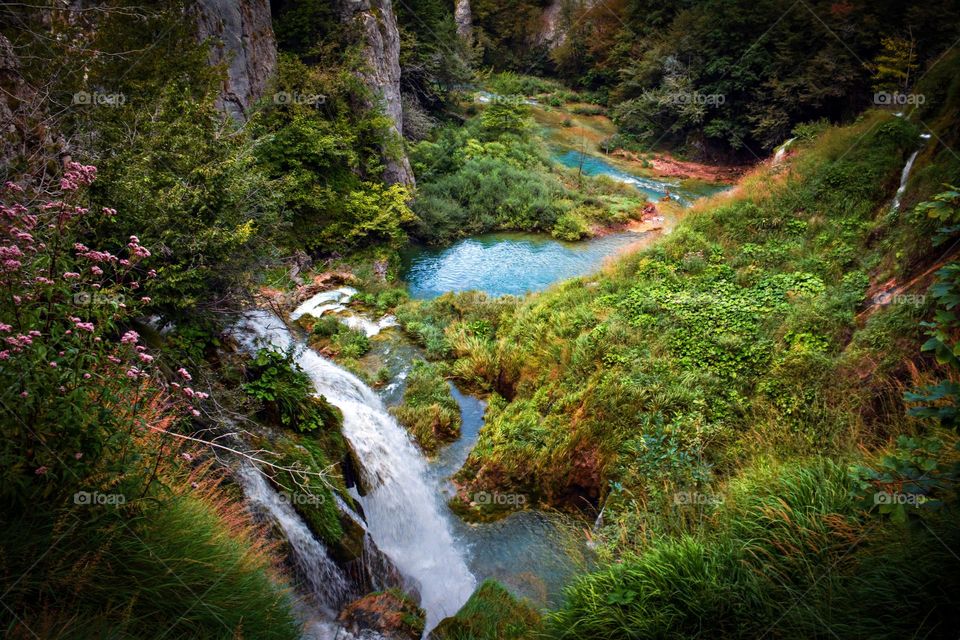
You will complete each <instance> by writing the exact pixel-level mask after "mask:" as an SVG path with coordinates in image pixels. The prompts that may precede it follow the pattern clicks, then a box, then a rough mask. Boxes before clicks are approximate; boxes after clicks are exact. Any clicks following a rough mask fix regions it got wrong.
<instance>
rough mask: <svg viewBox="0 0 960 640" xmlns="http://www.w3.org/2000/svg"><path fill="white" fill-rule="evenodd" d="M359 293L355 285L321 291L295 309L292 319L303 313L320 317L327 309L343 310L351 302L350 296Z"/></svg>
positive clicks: (291, 315)
mask: <svg viewBox="0 0 960 640" xmlns="http://www.w3.org/2000/svg"><path fill="white" fill-rule="evenodd" d="M355 295H357V290H356V289H354V288H353V287H340V288H339V289H331V290H330V291H321V292H320V293H318V294H316V295H315V296H312V297H310V298H308V299H306V300H304V301H303V303H302V304H301V305H300V306H299V307H297V308H296V309H294V310H293V313H291V314H290V319H291V320H296V319H297V318H299V317H300V316H303V315H311V316H314V317H317V318H319V317H320V316H322V315H323V314H324V313H326V312H327V311H334V312H336V311H342V310H343V309H345V308H346V307H344V305H345V304H346V303H348V302H350V298H352V297H353V296H355Z"/></svg>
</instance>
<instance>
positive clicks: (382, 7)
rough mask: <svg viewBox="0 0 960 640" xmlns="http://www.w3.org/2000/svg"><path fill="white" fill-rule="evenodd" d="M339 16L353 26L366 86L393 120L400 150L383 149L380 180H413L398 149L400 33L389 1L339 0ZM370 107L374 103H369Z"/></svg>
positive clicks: (400, 136)
mask: <svg viewBox="0 0 960 640" xmlns="http://www.w3.org/2000/svg"><path fill="white" fill-rule="evenodd" d="M339 6H340V16H341V20H342V21H343V22H344V23H345V24H351V25H354V26H355V27H356V28H357V30H358V33H359V35H360V37H361V38H362V43H363V47H364V56H363V58H364V60H365V61H366V63H367V64H366V68H365V69H364V71H363V72H362V73H361V76H362V78H363V81H364V83H365V84H366V85H367V88H369V89H370V91H371V92H372V93H373V94H374V95H375V96H377V98H378V99H379V100H380V101H381V105H382V107H383V110H384V113H385V114H386V115H387V116H388V117H389V118H390V120H391V122H392V123H393V124H392V126H391V127H390V128H391V132H390V133H391V134H392V135H393V136H394V137H395V145H391V146H395V147H397V149H399V150H400V151H397V152H393V153H391V152H390V151H388V150H387V149H386V148H385V149H384V172H383V179H384V181H386V182H387V183H389V184H394V183H398V182H399V183H401V184H406V185H413V184H414V183H415V180H414V176H413V170H412V169H411V168H410V160H409V159H408V158H407V155H406V153H405V152H404V151H402V146H401V145H402V140H403V105H402V102H401V97H400V32H399V30H398V29H397V17H396V15H395V14H394V12H393V4H392V2H391V0H340V5H339ZM369 107H370V108H373V107H374V105H372V104H371V105H369Z"/></svg>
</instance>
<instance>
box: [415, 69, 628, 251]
mask: <svg viewBox="0 0 960 640" xmlns="http://www.w3.org/2000/svg"><path fill="white" fill-rule="evenodd" d="M501 84H502V83H501ZM513 84H514V83H511V82H508V83H506V84H504V86H503V87H502V88H504V89H506V90H513V89H517V88H522V87H514V86H513ZM475 107H476V106H475V105H470V106H469V107H468V111H470V110H475ZM470 115H474V114H472V113H470ZM411 160H412V162H413V166H414V169H415V171H416V173H417V184H418V188H417V198H416V200H415V201H414V203H413V208H414V211H415V212H416V213H417V216H418V221H417V222H416V223H415V225H414V227H413V232H414V235H416V236H417V237H418V238H420V239H421V240H424V241H426V242H429V243H443V242H450V241H452V240H455V239H457V238H459V237H463V236H467V235H474V234H478V233H484V232H487V231H542V232H546V233H551V234H552V235H554V236H555V237H557V238H560V239H562V240H569V241H574V240H579V239H581V238H585V237H588V236H590V235H593V234H594V232H595V230H596V229H598V228H602V227H611V226H617V225H623V224H625V223H628V222H630V221H631V220H633V219H636V218H639V217H640V216H641V214H642V212H643V206H644V204H645V202H646V200H645V199H644V198H643V197H642V196H640V195H639V194H638V193H637V191H636V190H635V189H634V188H633V187H631V186H629V185H625V184H623V183H620V182H617V181H615V180H611V179H608V178H602V177H601V178H591V177H586V176H583V175H580V174H579V173H578V172H577V171H573V170H568V169H562V168H556V167H554V166H552V163H551V161H550V159H549V157H548V155H547V153H546V150H545V149H544V148H543V144H542V143H541V142H540V141H539V140H538V139H537V138H536V137H535V136H534V135H533V123H532V121H531V119H530V117H529V107H528V106H527V105H526V104H525V103H524V101H523V99H522V97H521V95H519V94H504V95H502V96H498V97H496V98H494V99H492V100H491V101H490V102H489V103H488V104H486V105H483V107H482V111H481V112H480V113H479V114H477V115H476V116H475V117H469V118H467V120H466V122H465V124H457V125H447V126H444V127H442V128H440V129H439V130H438V131H437V132H436V134H435V135H434V136H433V137H432V138H431V139H430V140H424V141H422V142H420V143H418V144H417V145H416V147H414V149H413V152H412V154H411Z"/></svg>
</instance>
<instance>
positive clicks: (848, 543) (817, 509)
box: [548, 459, 960, 638]
mask: <svg viewBox="0 0 960 640" xmlns="http://www.w3.org/2000/svg"><path fill="white" fill-rule="evenodd" d="M718 499H720V500H722V506H721V507H720V509H719V510H718V511H717V512H715V513H713V514H710V515H709V516H707V522H706V523H705V524H704V526H702V527H700V529H699V531H697V532H695V533H692V534H684V535H679V536H664V537H662V538H660V539H657V540H655V541H653V542H652V543H650V544H648V545H647V546H645V547H643V548H642V549H639V550H638V551H637V552H636V553H635V554H630V555H627V556H626V557H625V558H624V559H623V560H622V561H620V562H617V563H614V564H611V565H608V566H607V567H606V568H604V569H603V570H601V571H597V572H595V573H592V574H588V575H587V576H585V577H582V578H580V579H579V580H577V581H576V582H575V583H574V584H573V585H571V586H570V587H569V588H568V590H567V599H566V603H565V605H564V606H563V607H561V608H560V609H559V610H557V611H556V612H554V613H552V614H551V615H550V616H549V618H548V629H549V635H550V636H551V637H555V638H579V637H590V638H626V637H630V638H667V637H669V638H701V637H706V636H707V635H708V634H709V637H721V638H757V637H763V636H771V637H784V638H818V637H824V638H826V637H833V634H839V635H840V637H870V638H903V637H934V636H936V637H940V634H943V633H946V632H947V630H948V629H952V628H955V625H956V622H957V614H956V609H955V607H954V606H953V605H952V604H951V602H952V600H953V598H955V596H956V593H957V587H958V583H957V579H956V575H958V574H957V572H956V571H957V569H958V568H960V561H958V560H957V558H956V556H955V555H952V553H951V551H950V545H951V543H955V542H956V541H957V533H956V531H957V529H956V514H953V515H952V516H951V517H950V518H948V519H944V518H942V517H939V516H936V515H933V516H925V517H924V520H923V523H922V524H920V523H919V522H914V523H913V524H914V526H913V528H912V529H906V528H904V529H891V528H889V527H886V526H882V525H883V523H882V522H880V521H878V520H877V519H876V518H875V517H870V516H865V515H864V514H863V513H862V512H859V511H858V510H857V509H856V508H855V506H854V504H853V497H852V495H851V486H850V483H849V481H848V479H847V477H846V472H845V469H844V467H843V466H842V465H841V464H838V463H836V462H832V461H829V460H825V459H812V460H809V461H806V462H804V463H802V464H790V465H773V466H767V465H757V466H755V467H753V468H751V469H747V470H745V472H744V474H743V476H742V477H741V478H739V479H738V480H737V481H735V482H733V483H732V484H731V485H730V486H729V487H728V488H727V489H726V491H724V492H723V493H721V494H718ZM680 508H693V509H696V508H697V507H696V506H689V507H680ZM936 537H942V539H943V540H944V544H943V545H941V544H939V543H938V542H937V541H936ZM944 545H946V546H944ZM934 567H939V568H938V569H935V568H934ZM934 575H937V576H939V578H937V579H931V578H932V576H934Z"/></svg>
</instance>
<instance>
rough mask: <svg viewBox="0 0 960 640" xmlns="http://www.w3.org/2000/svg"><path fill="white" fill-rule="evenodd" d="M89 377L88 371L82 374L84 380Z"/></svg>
mask: <svg viewBox="0 0 960 640" xmlns="http://www.w3.org/2000/svg"><path fill="white" fill-rule="evenodd" d="M90 378H91V376H90V374H89V373H85V374H83V379H84V380H89V379H90Z"/></svg>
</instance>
